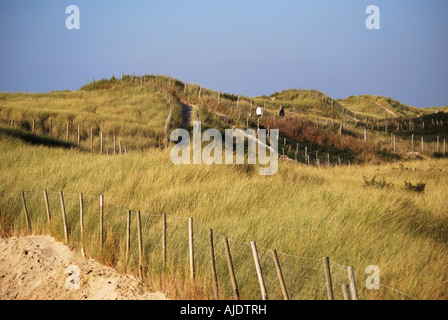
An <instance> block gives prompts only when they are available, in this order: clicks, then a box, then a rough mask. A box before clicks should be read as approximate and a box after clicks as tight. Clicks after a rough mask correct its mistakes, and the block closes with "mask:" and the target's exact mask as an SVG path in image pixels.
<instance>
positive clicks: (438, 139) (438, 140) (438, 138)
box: [437, 137, 440, 153]
mask: <svg viewBox="0 0 448 320" xmlns="http://www.w3.org/2000/svg"><path fill="white" fill-rule="evenodd" d="M439 142H440V137H437V153H439V150H440V149H439Z"/></svg>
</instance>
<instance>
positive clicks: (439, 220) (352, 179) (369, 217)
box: [0, 75, 448, 299]
mask: <svg viewBox="0 0 448 320" xmlns="http://www.w3.org/2000/svg"><path fill="white" fill-rule="evenodd" d="M218 97H219V102H218ZM361 100H362V101H363V102H362V103H361V102H360V101H361ZM356 101H358V102H356ZM375 101H379V102H380V103H381V104H382V105H383V106H387V108H391V110H392V111H393V112H395V113H397V114H399V115H400V117H404V116H405V115H406V118H400V119H397V121H396V123H394V122H393V121H390V116H388V115H387V114H384V110H383V109H382V108H381V107H379V106H378V105H376V103H375ZM181 103H190V104H191V105H194V106H195V108H196V110H198V113H199V118H200V120H201V121H202V122H203V123H202V127H203V129H206V128H217V129H219V130H221V131H222V132H223V131H224V130H225V129H226V128H231V127H232V126H236V127H240V128H245V127H246V124H247V123H248V124H249V127H251V128H255V127H256V125H257V119H256V116H255V108H256V106H257V105H260V106H262V107H263V109H264V114H263V117H262V119H261V121H260V126H261V127H262V128H267V127H269V128H270V129H274V128H279V129H280V149H279V151H280V152H282V148H284V149H285V154H287V155H288V156H289V157H290V158H292V159H294V156H295V153H296V147H297V144H298V145H299V154H298V160H299V161H300V162H305V159H304V149H305V147H306V148H308V149H307V150H308V153H309V155H310V156H312V157H315V152H316V151H317V152H318V157H319V160H320V163H321V167H315V166H310V167H305V166H299V165H297V164H296V163H294V162H293V161H283V160H280V164H279V171H278V174H276V175H274V176H272V177H264V176H259V175H258V174H257V173H258V169H259V165H255V166H251V165H222V166H218V165H211V166H207V165H181V166H175V165H173V164H172V163H171V162H170V160H169V156H170V154H169V150H166V149H164V138H165V134H169V133H170V132H171V130H173V129H174V128H179V127H181V126H182V122H183V121H182V105H181ZM373 104H374V105H373ZM280 105H282V106H284V107H286V108H287V109H286V111H287V116H286V117H284V118H279V117H278V116H277V115H278V110H279V108H280ZM373 108H375V109H373ZM170 110H171V113H172V117H171V121H170V122H169V126H168V132H165V126H166V123H167V118H168V114H169V113H170ZM434 110H435V109H434ZM434 110H423V111H422V112H421V113H418V112H417V111H415V110H414V109H412V108H408V107H406V106H403V105H401V104H398V103H397V102H396V101H393V100H391V99H390V100H388V99H387V98H383V97H361V98H353V97H351V98H347V99H345V100H341V101H337V100H334V101H333V100H332V99H331V98H329V97H327V96H326V95H324V94H322V93H320V92H318V91H314V90H286V91H284V92H282V93H277V94H274V95H272V96H271V97H259V98H249V97H243V96H239V97H238V96H235V95H232V94H228V93H221V94H219V93H218V92H216V91H212V90H209V89H206V88H201V87H200V86H198V85H196V84H186V83H183V82H181V81H179V80H176V79H172V78H169V77H166V76H160V75H159V76H153V75H151V76H145V77H143V78H142V77H134V78H132V77H130V76H124V77H123V81H121V79H110V80H102V81H98V82H95V83H92V84H89V85H86V86H85V87H83V88H82V89H81V90H79V91H76V92H69V91H64V92H51V93H47V94H25V93H19V94H10V93H2V94H0V121H1V123H2V124H3V126H1V127H0V148H1V149H2V150H3V152H2V153H1V154H0V180H1V181H2V182H1V185H0V194H1V195H0V227H1V228H0V233H1V235H2V236H10V235H14V234H26V231H25V230H26V228H25V226H26V225H25V221H24V217H23V208H22V202H21V198H20V191H22V190H24V191H26V193H25V195H26V198H27V207H28V209H29V212H30V217H31V225H32V233H33V234H39V233H48V232H51V234H52V235H53V236H55V237H56V238H57V239H63V232H62V227H61V223H62V221H61V220H62V219H61V217H60V202H59V198H58V191H60V190H63V191H64V194H65V200H66V205H67V214H68V220H69V226H70V239H69V244H70V245H71V246H72V247H73V248H78V241H79V207H78V206H79V198H78V193H80V192H82V193H84V194H85V196H84V200H85V208H86V226H85V228H86V230H87V232H88V234H89V236H88V237H87V244H86V249H87V252H88V254H89V256H91V257H94V258H97V259H99V260H101V261H102V262H103V263H106V264H108V265H111V266H114V267H115V268H117V269H118V270H120V271H122V272H131V273H137V268H136V266H137V262H138V253H137V250H136V248H137V244H136V237H135V236H134V237H133V238H132V242H131V247H132V250H131V255H130V257H129V259H128V260H126V258H125V239H126V234H125V230H126V229H125V227H126V217H127V209H131V210H132V212H133V214H132V228H133V229H132V234H133V235H135V234H136V233H135V232H136V229H135V228H136V217H135V213H136V211H137V210H141V212H142V216H143V230H144V236H143V237H144V252H145V261H144V264H145V274H146V275H147V278H146V282H145V283H146V284H147V285H148V286H149V287H150V289H153V290H159V289H160V290H162V291H164V292H166V293H167V294H168V296H169V297H170V298H187V299H188V298H195V299H208V298H211V297H212V290H211V285H210V275H209V274H210V273H209V270H210V266H209V251H208V250H209V249H208V228H211V229H213V230H214V232H215V249H216V259H217V270H218V274H219V283H220V297H221V298H231V297H232V289H231V286H230V282H229V278H228V273H227V265H226V262H225V256H224V251H223V245H222V235H226V236H228V237H229V239H231V241H230V247H231V250H232V254H233V258H234V265H235V268H236V273H237V280H238V282H239V285H240V292H241V295H242V298H243V299H254V298H256V299H259V298H260V295H259V289H258V283H257V278H256V274H255V273H254V270H255V268H254V266H253V260H252V255H251V251H250V246H248V243H249V242H250V241H256V243H257V244H258V246H259V254H260V259H261V263H262V268H263V272H264V277H265V279H266V283H267V289H268V294H269V297H270V298H271V299H280V298H281V291H280V290H279V287H278V281H277V275H276V273H275V268H274V266H273V264H272V253H271V252H270V251H269V250H267V249H276V250H277V251H278V252H279V253H281V254H280V257H279V258H280V263H281V265H282V268H284V275H285V278H286V279H285V281H286V284H287V287H288V289H289V290H290V294H291V298H293V299H325V298H326V293H325V279H324V274H323V269H322V257H324V256H328V257H330V259H331V260H332V263H331V267H332V274H333V276H334V279H333V280H334V288H335V293H336V297H337V298H341V292H340V290H339V289H340V286H341V285H342V284H345V283H346V282H347V278H346V275H347V272H346V270H345V269H344V267H343V266H341V265H345V266H354V268H355V270H356V272H357V274H356V276H357V280H358V288H359V295H360V298H361V299H407V298H412V297H417V298H421V299H447V298H448V291H447V288H446V285H444V284H445V283H447V281H448V272H446V271H445V270H446V268H445V266H446V264H447V262H448V254H447V253H448V252H447V250H448V248H447V241H448V237H447V235H448V232H447V231H448V230H447V226H448V218H447V217H448V210H447V206H446V194H447V185H446V181H447V179H448V170H447V168H448V160H447V159H446V158H443V157H439V156H437V157H436V156H434V157H431V156H432V155H433V153H434V151H435V149H436V139H437V137H438V136H439V135H440V138H443V137H445V135H444V133H445V132H446V123H448V121H446V120H445V119H446V118H445V117H446V114H444V113H442V112H439V113H437V114H434V113H432V112H434ZM437 111H440V110H439V109H437ZM249 113H250V116H249ZM363 115H365V116H366V117H365V118H363V117H364V116H363ZM420 116H421V117H420ZM353 118H359V120H358V121H356V120H353ZM384 118H389V122H388V124H386V123H385V122H384V121H381V120H379V121H378V122H377V121H376V119H384ZM33 119H35V130H34V133H31V132H30V131H32V127H33V122H32V120H33ZM422 119H427V120H424V121H425V127H424V128H423V125H422V122H421V120H422ZM11 120H15V122H14V128H10V127H11V125H12V123H11ZM50 120H51V122H50ZM360 120H362V121H360ZM432 120H434V124H433V122H432ZM67 121H69V125H70V127H69V128H70V136H69V139H68V140H69V141H65V140H66V125H67ZM410 121H411V122H412V121H413V122H414V123H415V126H414V127H412V125H411V124H410ZM50 124H51V125H52V127H51V132H50ZM78 124H80V125H81V133H80V140H81V145H80V146H78V145H77V143H76V138H77V137H76V135H77V132H76V131H77V125H78ZM386 126H387V127H386ZM90 127H92V130H93V133H94V150H98V146H99V132H100V131H103V132H104V134H105V148H106V149H109V150H111V148H112V147H111V138H112V137H113V136H116V137H117V138H119V139H120V141H123V144H124V145H125V146H127V147H128V148H132V152H131V153H128V154H127V155H126V156H124V155H122V156H115V157H113V156H105V155H100V154H98V153H97V152H96V153H91V152H90ZM366 128H367V129H368V131H367V130H366ZM190 129H191V128H190ZM364 130H366V132H367V145H366V144H365V142H364ZM50 133H51V136H50ZM411 133H414V135H415V149H417V142H418V141H419V138H420V135H422V136H423V134H425V137H426V134H427V136H428V138H427V140H425V152H424V153H420V154H419V155H418V157H417V156H409V155H408V153H410V151H411V144H410V134H411ZM391 134H395V135H396V138H397V139H396V151H394V150H393V147H392V144H391ZM284 138H286V139H287V143H286V145H285V144H283V139H284ZM439 147H440V148H442V140H440V139H439ZM441 150H443V149H441ZM441 150H439V151H441ZM110 154H111V153H110V152H109V155H110ZM328 154H329V155H330V162H331V164H332V165H331V166H329V167H327V166H326V165H325V163H326V161H327V155H328ZM439 158H440V159H439ZM413 159H418V160H417V161H414V160H413ZM313 160H315V159H314V158H311V162H312V163H313ZM339 160H340V161H341V163H342V166H339V165H338V166H337V167H335V166H334V164H338V161H339ZM348 162H350V163H351V166H348V165H346V164H347V163H348ZM312 163H311V164H312ZM359 164H362V165H361V166H360V165H359ZM366 177H373V178H366ZM403 181H406V184H405V187H402V186H403ZM408 181H421V183H418V184H414V183H408ZM423 181H424V182H423ZM395 186H400V187H395ZM44 189H46V190H48V191H49V201H50V207H51V211H52V217H53V218H52V219H53V220H52V225H51V227H50V229H48V227H47V222H46V220H45V219H46V216H45V205H44V203H43V194H42V192H43V190H44ZM409 191H416V192H409ZM423 191H424V192H423ZM100 194H104V195H105V199H106V200H105V208H106V209H105V210H106V212H105V236H106V237H105V243H104V248H103V250H102V251H101V252H100V251H99V248H98V242H97V241H98V212H99V211H98V203H97V201H98V196H99V195H100ZM162 214H167V215H168V216H167V226H168V238H169V239H168V261H167V266H166V268H163V266H162V265H161V251H160V244H161V217H162V216H161V215H162ZM187 217H193V218H194V221H195V250H196V254H197V256H196V259H197V260H196V266H197V277H196V282H195V283H194V284H192V283H191V282H190V280H189V279H188V278H189V274H188V261H187V259H188V255H187V254H188V243H187V242H186V236H187V234H188V231H187V225H188V222H187V220H186V219H185V218H187ZM370 265H377V266H378V267H379V268H380V271H381V283H382V284H384V285H383V286H382V287H381V290H378V291H375V290H373V291H372V290H366V289H365V286H364V283H365V279H366V276H367V275H366V274H365V272H364V271H365V269H366V268H367V267H368V266H370ZM385 285H387V286H390V287H393V288H396V289H398V290H399V291H400V292H404V293H406V294H403V293H400V292H398V291H394V290H392V289H390V288H388V287H386V286H385Z"/></svg>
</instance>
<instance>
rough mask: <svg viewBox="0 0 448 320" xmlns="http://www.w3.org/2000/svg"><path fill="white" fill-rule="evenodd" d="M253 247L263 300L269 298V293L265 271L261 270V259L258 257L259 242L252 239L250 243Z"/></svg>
mask: <svg viewBox="0 0 448 320" xmlns="http://www.w3.org/2000/svg"><path fill="white" fill-rule="evenodd" d="M250 245H251V247H252V255H253V256H254V262H255V268H256V270H257V276H258V282H259V283H260V290H261V296H262V298H263V300H268V294H267V292H266V287H265V285H264V279H263V273H262V271H261V266H260V260H259V258H258V251H257V244H256V243H255V242H254V241H252V242H251V243H250Z"/></svg>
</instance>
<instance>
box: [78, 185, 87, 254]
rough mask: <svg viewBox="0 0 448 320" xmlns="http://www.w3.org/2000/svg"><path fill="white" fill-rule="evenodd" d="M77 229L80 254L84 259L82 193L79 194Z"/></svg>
mask: <svg viewBox="0 0 448 320" xmlns="http://www.w3.org/2000/svg"><path fill="white" fill-rule="evenodd" d="M79 228H80V230H81V254H82V256H83V258H85V257H86V252H85V243H84V205H83V197H82V193H80V194H79Z"/></svg>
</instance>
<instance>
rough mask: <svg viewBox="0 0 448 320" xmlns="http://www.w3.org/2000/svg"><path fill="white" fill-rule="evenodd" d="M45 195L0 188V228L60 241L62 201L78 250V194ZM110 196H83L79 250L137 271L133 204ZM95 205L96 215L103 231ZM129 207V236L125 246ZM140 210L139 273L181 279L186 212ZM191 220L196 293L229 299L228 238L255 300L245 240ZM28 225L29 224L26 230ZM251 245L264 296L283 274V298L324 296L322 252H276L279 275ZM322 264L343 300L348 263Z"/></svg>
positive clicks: (258, 294)
mask: <svg viewBox="0 0 448 320" xmlns="http://www.w3.org/2000/svg"><path fill="white" fill-rule="evenodd" d="M46 194H47V198H48V209H49V214H48V212H47V206H46V201H45V196H44V195H45V193H44V192H43V191H42V192H40V191H39V192H38V191H27V192H23V196H24V198H25V205H26V211H25V206H24V201H23V197H22V192H8V193H0V232H1V235H6V236H12V235H27V234H33V235H39V234H49V235H51V236H53V237H55V238H56V239H58V240H60V241H64V239H65V232H64V224H63V221H64V218H63V209H62V208H63V207H62V203H63V205H64V209H65V214H66V223H67V231H68V243H67V245H68V246H70V247H71V248H74V249H79V248H80V246H81V226H80V214H81V210H80V209H81V199H80V194H77V193H69V192H67V193H65V192H64V193H62V198H61V193H60V192H56V191H48V192H47V193H46ZM114 200H115V201H114ZM117 200H119V199H114V198H110V200H108V198H107V197H105V199H104V203H103V207H102V208H101V206H100V196H96V195H87V194H83V195H82V206H83V225H84V247H85V251H86V253H87V256H89V257H93V258H96V259H98V260H100V261H101V262H104V263H106V264H108V265H112V266H117V267H119V268H121V269H123V270H124V271H125V272H129V273H134V274H138V268H139V263H140V256H139V237H138V234H139V229H138V211H135V210H129V209H126V208H125V207H124V206H123V202H120V201H117ZM101 212H102V217H103V219H102V233H101V224H100V222H101V220H100V217H101ZM129 212H130V238H129V248H128V244H127V234H128V229H127V226H128V215H129ZM26 213H27V214H26ZM27 216H28V222H27ZM49 216H50V221H49V218H48V217H49ZM140 217H141V230H142V249H143V257H142V260H143V261H142V264H143V271H144V273H145V274H150V275H151V276H154V275H156V276H157V275H162V274H164V273H170V272H171V273H176V274H184V275H185V280H187V279H189V278H190V275H191V267H190V243H189V241H190V238H189V234H190V233H189V223H190V220H189V219H188V218H185V217H180V216H174V215H169V214H167V215H162V214H152V213H150V212H140ZM164 219H165V220H164ZM192 221H193V223H192V229H193V249H194V255H193V257H194V264H193V266H194V280H195V283H197V284H199V285H200V286H201V287H202V288H203V295H202V296H205V297H206V298H207V299H213V298H214V296H215V295H216V294H218V297H219V299H235V298H236V295H235V288H234V286H233V283H232V277H231V275H232V273H231V271H230V270H231V269H229V260H228V259H227V255H226V248H225V243H226V241H225V240H227V243H228V246H229V250H230V256H231V265H232V266H233V273H234V275H235V280H236V285H237V292H238V295H239V299H242V300H260V299H262V291H261V287H260V282H259V277H258V275H257V270H256V266H255V259H254V254H253V250H252V247H251V244H250V243H247V242H241V241H238V240H235V239H227V238H226V237H225V235H222V234H219V233H217V232H216V233H213V232H212V238H211V237H210V229H209V228H208V227H207V226H205V225H203V224H201V223H200V222H198V221H196V220H193V219H192ZM164 222H165V223H164ZM28 225H29V226H30V230H28ZM164 226H165V228H164ZM164 235H165V237H164ZM101 240H102V241H101ZM211 240H213V249H214V250H213V255H212V250H211V245H210V244H211ZM64 242H65V241H64ZM164 244H165V246H164ZM164 248H165V250H166V251H165V252H166V263H164V259H163V257H164ZM257 252H258V259H259V263H260V268H261V270H262V278H263V280H264V287H265V288H266V291H267V295H268V298H269V299H270V300H281V299H284V298H285V296H284V291H283V290H282V286H281V279H283V282H284V284H285V289H286V294H287V296H288V298H289V299H290V300H310V299H319V300H324V299H327V297H328V292H327V282H326V274H325V269H324V261H323V260H322V259H316V258H311V257H300V256H295V255H291V254H286V253H282V252H277V258H278V264H279V266H280V270H281V277H280V274H279V272H278V268H277V267H276V263H275V259H274V251H273V250H271V249H267V248H264V247H262V246H260V245H257ZM212 261H214V264H215V268H214V269H213V268H212V266H213V264H212ZM329 266H330V272H331V282H332V288H333V296H334V299H337V300H342V299H344V295H343V290H342V286H346V285H347V284H349V277H348V270H349V269H348V266H345V265H342V264H339V263H337V262H334V261H332V260H330V264H329ZM214 270H216V278H217V283H215V279H214ZM367 277H368V275H366V274H362V273H357V274H356V282H357V284H358V286H357V287H358V295H359V297H360V298H361V299H388V300H405V299H418V298H417V297H415V296H413V295H411V294H408V293H406V292H403V291H401V290H398V289H396V288H394V287H392V286H389V285H386V284H384V283H382V282H378V283H376V284H377V285H378V286H379V289H373V290H368V289H366V285H365V283H366V281H367V280H368V278H367ZM216 286H217V290H216Z"/></svg>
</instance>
